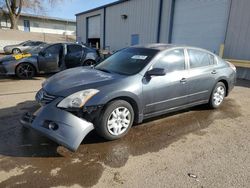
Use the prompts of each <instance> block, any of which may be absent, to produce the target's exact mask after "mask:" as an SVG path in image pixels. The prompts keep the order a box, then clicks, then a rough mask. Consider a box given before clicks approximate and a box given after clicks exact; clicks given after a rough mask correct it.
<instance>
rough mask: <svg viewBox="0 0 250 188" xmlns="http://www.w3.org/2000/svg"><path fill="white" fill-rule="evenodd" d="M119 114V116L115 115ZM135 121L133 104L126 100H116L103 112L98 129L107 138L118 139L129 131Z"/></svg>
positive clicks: (97, 124)
mask: <svg viewBox="0 0 250 188" xmlns="http://www.w3.org/2000/svg"><path fill="white" fill-rule="evenodd" d="M117 114H119V115H118V117H115V115H117ZM126 114H127V115H126ZM112 122H113V123H112ZM133 122H134V110H133V108H132V106H131V105H130V104H129V103H128V102H126V101H124V100H116V101H112V102H110V103H109V104H108V106H107V107H106V108H105V110H104V111H103V112H102V114H101V117H100V119H99V120H98V121H97V123H96V131H97V133H98V134H99V135H100V136H101V137H103V138H105V139H106V140H116V139H119V138H121V137H123V136H124V135H126V134H127V133H128V131H129V129H130V128H131V126H132V124H133Z"/></svg>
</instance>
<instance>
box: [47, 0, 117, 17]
mask: <svg viewBox="0 0 250 188" xmlns="http://www.w3.org/2000/svg"><path fill="white" fill-rule="evenodd" d="M114 1H117V0H64V1H63V2H62V3H60V4H59V6H56V7H53V8H50V7H47V11H46V12H47V13H46V16H52V17H58V18H64V19H73V20H75V14H76V13H79V12H83V11H85V10H89V9H92V8H96V7H99V6H102V5H105V4H108V3H112V2H114Z"/></svg>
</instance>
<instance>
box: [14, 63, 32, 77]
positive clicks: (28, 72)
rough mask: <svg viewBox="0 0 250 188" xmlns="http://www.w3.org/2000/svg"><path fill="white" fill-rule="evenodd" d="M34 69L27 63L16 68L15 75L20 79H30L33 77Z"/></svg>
mask: <svg viewBox="0 0 250 188" xmlns="http://www.w3.org/2000/svg"><path fill="white" fill-rule="evenodd" d="M35 72H36V70H35V68H34V66H33V65H31V64H29V63H21V64H19V65H18V66H17V68H16V75H17V77H18V78H21V79H30V78H32V77H33V76H34V75H35Z"/></svg>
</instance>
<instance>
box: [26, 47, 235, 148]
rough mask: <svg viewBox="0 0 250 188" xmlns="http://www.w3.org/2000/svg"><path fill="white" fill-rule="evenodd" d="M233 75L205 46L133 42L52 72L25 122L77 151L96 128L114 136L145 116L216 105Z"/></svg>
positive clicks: (110, 137) (231, 84) (107, 136)
mask: <svg viewBox="0 0 250 188" xmlns="http://www.w3.org/2000/svg"><path fill="white" fill-rule="evenodd" d="M235 81H236V68H235V66H234V65H232V64H231V63H229V62H226V61H224V60H222V59H221V58H220V57H218V56H217V55H215V54H213V53H211V52H209V51H207V50H204V49H200V48H195V47H187V46H174V45H167V44H151V45H147V46H141V47H139V46H138V47H130V48H126V49H123V50H121V51H119V52H117V53H115V54H114V55H112V56H111V57H109V58H107V59H106V60H104V61H103V62H101V63H100V64H99V65H97V66H95V67H92V68H91V67H88V68H84V67H79V68H74V69H69V70H66V71H63V72H60V73H58V74H56V75H54V76H52V77H51V78H49V79H48V80H47V81H45V82H44V83H43V85H42V89H41V90H40V91H39V92H38V93H37V95H36V100H37V102H38V103H40V104H41V105H42V107H41V108H40V109H39V110H38V111H36V112H35V113H34V114H30V113H27V114H26V115H25V116H24V117H23V118H22V119H21V123H22V124H23V125H25V126H26V127H30V128H33V129H35V130H37V131H38V132H40V133H42V134H43V135H45V136H47V137H49V138H51V139H52V140H54V141H56V142H57V143H59V144H61V145H63V146H65V147H67V148H68V149H70V150H72V151H75V150H76V149H77V148H78V146H79V145H80V144H81V142H82V140H83V139H84V137H85V136H86V135H87V134H88V133H89V132H90V131H92V130H93V129H96V131H97V132H98V133H99V134H100V136H102V137H104V138H105V139H107V140H115V139H118V138H121V137H123V136H124V135H125V134H127V133H128V131H129V129H130V127H131V126H132V125H133V124H134V123H141V122H142V121H143V120H145V119H147V118H151V117H155V116H159V115H162V114H165V113H169V112H173V111H177V110H181V109H184V108H189V107H192V106H195V105H201V104H208V105H209V106H210V107H211V108H218V107H219V106H220V105H221V104H222V102H223V100H224V98H225V97H226V96H228V94H229V92H230V91H231V90H232V89H233V87H234V84H235Z"/></svg>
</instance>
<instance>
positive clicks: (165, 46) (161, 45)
mask: <svg viewBox="0 0 250 188" xmlns="http://www.w3.org/2000/svg"><path fill="white" fill-rule="evenodd" d="M132 48H147V49H154V50H158V51H164V50H167V49H171V48H187V49H196V50H201V51H205V52H208V53H211V54H214V53H212V52H210V51H209V50H206V49H203V48H199V47H195V46H188V45H181V44H167V43H166V44H165V43H151V44H146V45H135V46H132Z"/></svg>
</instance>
